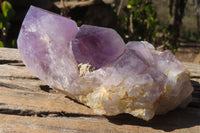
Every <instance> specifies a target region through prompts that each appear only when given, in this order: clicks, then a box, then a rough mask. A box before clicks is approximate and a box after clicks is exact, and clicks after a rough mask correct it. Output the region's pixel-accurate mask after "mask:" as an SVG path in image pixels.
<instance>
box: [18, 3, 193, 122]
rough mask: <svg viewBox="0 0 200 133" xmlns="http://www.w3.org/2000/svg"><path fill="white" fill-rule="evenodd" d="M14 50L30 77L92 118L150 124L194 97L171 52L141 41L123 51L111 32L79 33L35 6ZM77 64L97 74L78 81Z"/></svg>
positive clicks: (85, 30) (91, 29)
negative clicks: (111, 117)
mask: <svg viewBox="0 0 200 133" xmlns="http://www.w3.org/2000/svg"><path fill="white" fill-rule="evenodd" d="M18 48H19V51H20V53H21V55H22V59H23V61H24V63H25V65H26V66H27V68H28V69H29V70H30V72H32V73H33V74H35V75H36V76H38V77H39V78H40V79H41V80H42V81H44V82H45V83H47V84H48V85H49V86H50V87H52V88H54V89H56V90H60V91H62V92H64V93H66V94H67V95H68V96H70V97H71V98H74V99H76V100H78V101H79V102H81V103H83V104H85V105H87V106H89V107H91V108H92V109H93V110H94V112H95V113H96V114H102V115H103V114H104V115H117V114H120V113H129V114H131V115H133V116H135V117H138V118H142V119H144V120H150V119H152V118H153V116H154V115H155V114H163V113H166V112H168V111H170V110H172V109H175V108H176V107H177V106H178V105H180V104H181V103H182V102H183V101H184V100H185V99H187V98H188V97H189V96H190V94H191V93H192V91H193V87H192V85H191V83H190V76H189V73H188V72H187V70H186V68H185V67H184V65H183V64H182V63H181V62H179V61H178V60H177V59H176V58H175V57H174V55H173V54H172V53H170V52H169V51H164V52H159V51H156V50H155V48H154V47H153V46H152V45H151V44H150V43H148V42H143V41H142V42H137V41H133V42H129V43H128V44H127V45H126V46H125V44H124V42H123V40H122V39H121V37H120V36H119V35H118V34H117V32H116V31H114V30H112V29H109V28H102V27H96V26H89V25H82V26H81V27H80V28H78V27H77V25H76V23H75V22H74V21H73V20H70V19H67V18H64V17H61V16H58V15H56V14H53V13H49V12H47V11H44V10H41V9H39V8H36V7H33V6H32V7H31V8H30V9H29V11H28V13H27V15H26V17H25V19H24V22H23V24H22V29H21V31H20V34H19V38H18ZM80 63H83V64H87V63H88V64H89V65H92V66H93V67H95V68H96V70H95V71H93V72H91V73H85V74H83V75H82V76H79V67H78V64H80ZM88 69H89V68H88Z"/></svg>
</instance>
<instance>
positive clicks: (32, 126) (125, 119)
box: [0, 108, 200, 133]
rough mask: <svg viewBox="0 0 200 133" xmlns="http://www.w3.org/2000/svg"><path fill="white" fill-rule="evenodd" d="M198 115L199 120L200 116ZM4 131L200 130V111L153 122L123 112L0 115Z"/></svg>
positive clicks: (177, 132)
mask: <svg viewBox="0 0 200 133" xmlns="http://www.w3.org/2000/svg"><path fill="white" fill-rule="evenodd" d="M197 118H198V119H197ZM0 121H1V123H0V131H4V132H6V133H7V132H20V133H21V132H27V131H28V132H32V133H34V132H37V133H38V132H41V133H44V132H55V133H59V132H80V133H82V132H87V133H88V132H92V133H102V132H111V133H131V132H133V133H143V132H148V133H161V132H162V133H163V132H172V133H183V132H184V133H199V131H200V130H199V129H200V128H199V124H200V119H199V110H197V109H193V108H188V109H186V110H180V109H179V110H175V111H172V112H169V113H168V114H166V115H163V116H157V117H155V118H154V119H153V120H151V121H149V122H145V121H143V120H140V119H136V118H134V117H132V116H130V115H127V114H122V115H118V116H114V117H105V116H81V115H77V116H70V115H69V116H62V117H52V116H47V117H36V116H17V115H3V114H0Z"/></svg>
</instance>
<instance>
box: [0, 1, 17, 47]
mask: <svg viewBox="0 0 200 133" xmlns="http://www.w3.org/2000/svg"><path fill="white" fill-rule="evenodd" d="M0 4H1V10H0V47H16V43H12V42H13V41H14V40H9V39H8V31H9V29H10V28H11V23H10V21H11V20H12V19H13V18H14V15H15V11H14V9H13V7H12V5H11V3H10V2H9V1H3V2H2V3H0Z"/></svg>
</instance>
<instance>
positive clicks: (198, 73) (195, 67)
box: [183, 62, 200, 78]
mask: <svg viewBox="0 0 200 133" xmlns="http://www.w3.org/2000/svg"><path fill="white" fill-rule="evenodd" d="M183 64H184V65H185V66H186V68H187V69H188V70H189V71H190V75H191V77H192V78H200V64H194V63H190V62H183Z"/></svg>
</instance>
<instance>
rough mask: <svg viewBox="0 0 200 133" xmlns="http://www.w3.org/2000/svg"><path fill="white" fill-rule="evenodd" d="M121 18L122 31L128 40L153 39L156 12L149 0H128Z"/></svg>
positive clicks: (156, 22)
mask: <svg viewBox="0 0 200 133" xmlns="http://www.w3.org/2000/svg"><path fill="white" fill-rule="evenodd" d="M124 11H125V16H124V18H122V23H123V26H124V33H125V35H126V38H127V39H128V40H129V39H131V40H147V41H150V42H152V41H153V42H154V41H155V35H156V31H155V30H156V25H157V24H158V20H157V17H156V12H155V10H154V8H153V6H152V4H151V2H150V1H149V0H129V2H128V5H127V6H126V7H125V9H124Z"/></svg>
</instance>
